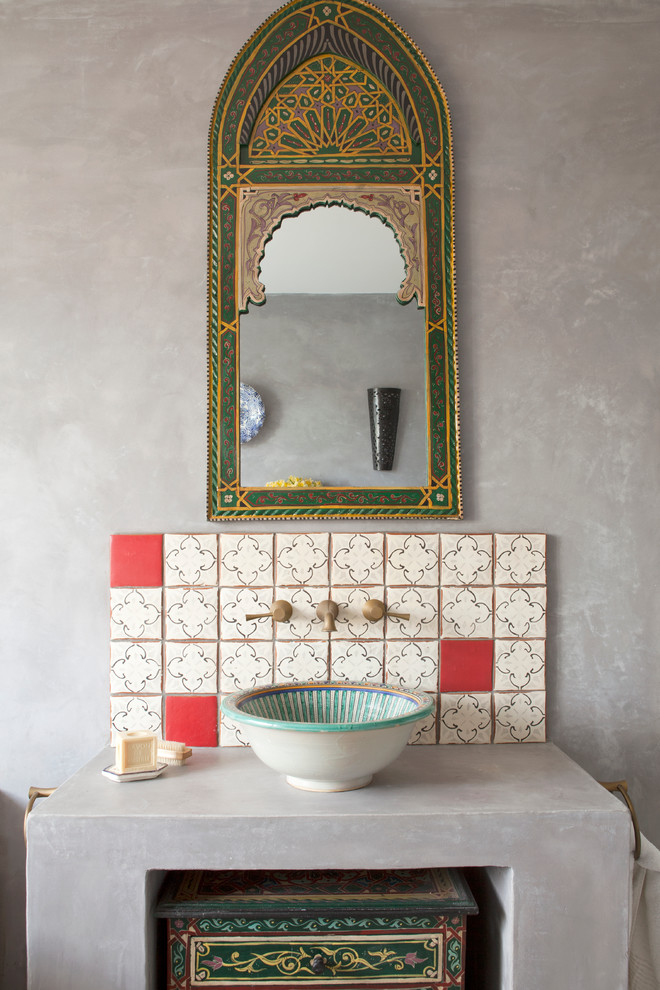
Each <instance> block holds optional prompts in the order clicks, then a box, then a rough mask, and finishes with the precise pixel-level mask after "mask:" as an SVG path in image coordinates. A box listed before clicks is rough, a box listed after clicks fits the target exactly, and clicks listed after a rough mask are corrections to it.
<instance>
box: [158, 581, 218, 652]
mask: <svg viewBox="0 0 660 990" xmlns="http://www.w3.org/2000/svg"><path fill="white" fill-rule="evenodd" d="M165 636H166V638H167V639H217V638H218V590H217V588H166V589H165Z"/></svg>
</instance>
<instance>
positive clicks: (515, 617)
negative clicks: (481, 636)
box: [495, 587, 545, 639]
mask: <svg viewBox="0 0 660 990" xmlns="http://www.w3.org/2000/svg"><path fill="white" fill-rule="evenodd" d="M495 636H496V637H500V638H502V639H506V638H507V637H509V638H513V639H536V638H538V639H544V638H545V588H533V587H531V588H496V589H495Z"/></svg>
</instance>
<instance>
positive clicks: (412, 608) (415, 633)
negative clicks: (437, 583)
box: [385, 588, 438, 639]
mask: <svg viewBox="0 0 660 990" xmlns="http://www.w3.org/2000/svg"><path fill="white" fill-rule="evenodd" d="M385 604H386V605H387V611H388V613H390V612H400V613H402V614H404V615H406V614H408V615H410V618H409V619H397V618H395V617H393V616H392V615H389V614H388V616H387V618H386V619H385V636H386V638H387V639H404V638H405V639H417V638H418V637H421V638H422V639H436V638H437V636H438V589H437V588H390V591H389V595H388V597H387V601H386V603H385Z"/></svg>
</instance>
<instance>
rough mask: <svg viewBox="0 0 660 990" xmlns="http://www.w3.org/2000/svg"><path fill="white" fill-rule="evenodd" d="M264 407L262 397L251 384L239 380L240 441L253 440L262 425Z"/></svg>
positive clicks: (264, 415)
mask: <svg viewBox="0 0 660 990" xmlns="http://www.w3.org/2000/svg"><path fill="white" fill-rule="evenodd" d="M265 418H266V409H265V407H264V403H263V399H262V398H261V396H260V395H259V393H258V392H257V390H256V389H254V388H252V386H251V385H244V384H243V382H241V399H240V436H241V443H247V442H248V440H253V439H254V437H256V435H257V433H258V432H259V430H260V429H261V427H262V426H263V425H264V419H265Z"/></svg>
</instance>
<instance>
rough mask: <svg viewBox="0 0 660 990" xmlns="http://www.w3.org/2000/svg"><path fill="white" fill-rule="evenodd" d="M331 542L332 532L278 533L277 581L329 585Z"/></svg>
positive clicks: (276, 539)
mask: <svg viewBox="0 0 660 990" xmlns="http://www.w3.org/2000/svg"><path fill="white" fill-rule="evenodd" d="M329 544H330V534H329V533H314V534H309V533H297V534H294V535H287V534H284V533H276V535H275V559H276V569H277V572H276V576H275V580H276V582H277V584H284V585H290V584H304V585H329V584H330V576H329V566H328V548H329Z"/></svg>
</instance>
